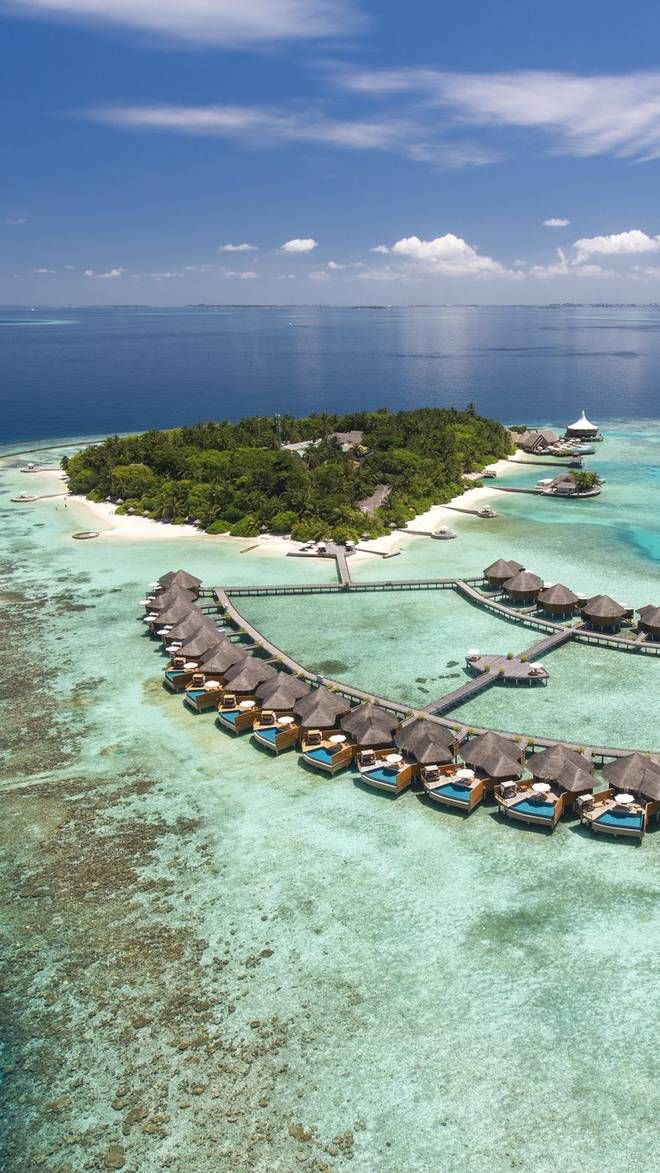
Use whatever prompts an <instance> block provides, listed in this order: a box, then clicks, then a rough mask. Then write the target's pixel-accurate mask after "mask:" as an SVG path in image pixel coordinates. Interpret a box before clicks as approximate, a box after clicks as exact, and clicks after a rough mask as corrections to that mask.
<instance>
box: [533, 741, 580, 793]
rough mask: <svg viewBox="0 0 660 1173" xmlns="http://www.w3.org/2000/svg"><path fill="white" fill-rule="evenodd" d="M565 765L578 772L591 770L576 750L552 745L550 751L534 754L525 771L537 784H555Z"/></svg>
mask: <svg viewBox="0 0 660 1173" xmlns="http://www.w3.org/2000/svg"><path fill="white" fill-rule="evenodd" d="M567 763H571V764H572V765H573V766H575V767H576V768H577V769H580V770H586V771H589V770H590V769H591V767H590V764H589V762H588V761H587V759H586V758H585V757H583V755H582V754H579V753H578V752H577V750H575V749H569V748H568V746H567V745H553V746H552V747H551V748H550V749H545V750H543V752H542V753H535V754H534V756H533V757H531V758H528V760H527V769H528V770H529V771H530V773H531V775H532V777H533V778H537V779H538V781H539V782H557V781H559V779H560V778H561V776H562V773H563V771H564V770H565V768H566V765H567ZM592 785H593V781H592Z"/></svg>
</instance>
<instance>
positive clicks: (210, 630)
mask: <svg viewBox="0 0 660 1173" xmlns="http://www.w3.org/2000/svg"><path fill="white" fill-rule="evenodd" d="M220 642H221V633H220V632H219V631H218V629H217V627H200V628H199V630H198V631H196V632H195V633H194V634H193V635H191V636H189V637H188V639H184V640H182V641H181V651H182V652H185V654H186V656H188V657H190V656H192V657H193V658H196V657H197V656H203V655H204V653H205V652H210V651H211V648H217V646H218V644H219V643H220Z"/></svg>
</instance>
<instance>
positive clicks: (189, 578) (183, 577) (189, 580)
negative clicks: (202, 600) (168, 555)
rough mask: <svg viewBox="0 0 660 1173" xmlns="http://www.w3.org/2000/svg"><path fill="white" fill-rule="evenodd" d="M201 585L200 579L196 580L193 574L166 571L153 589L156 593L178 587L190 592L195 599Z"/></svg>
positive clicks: (180, 571) (182, 571)
mask: <svg viewBox="0 0 660 1173" xmlns="http://www.w3.org/2000/svg"><path fill="white" fill-rule="evenodd" d="M201 585H202V580H201V578H197V577H196V576H195V575H194V574H189V572H188V571H187V570H168V571H167V573H166V574H161V576H160V578H159V579H158V581H157V583H156V584H154V587H155V590H157V591H166V590H169V589H170V588H171V587H180V588H181V589H182V590H185V591H192V592H193V594H194V595H195V598H197V596H198V595H199V591H200V587H201Z"/></svg>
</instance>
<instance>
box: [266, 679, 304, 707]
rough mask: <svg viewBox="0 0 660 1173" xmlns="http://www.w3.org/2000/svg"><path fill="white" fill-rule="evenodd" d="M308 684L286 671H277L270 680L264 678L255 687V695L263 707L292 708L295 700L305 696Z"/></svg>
mask: <svg viewBox="0 0 660 1173" xmlns="http://www.w3.org/2000/svg"><path fill="white" fill-rule="evenodd" d="M308 692H309V685H308V684H306V683H305V681H304V680H298V677H297V676H291V675H290V674H289V673H288V672H278V673H277V676H275V677H272V678H271V679H270V680H264V682H263V684H260V685H259V687H258V688H257V697H258V699H259V701H260V702H261V704H262V705H263V706H264V708H266V707H267V708H269V709H275V710H277V709H292V708H293V706H294V704H295V702H296V701H298V700H300V699H301V698H302V697H304V696H307V694H308Z"/></svg>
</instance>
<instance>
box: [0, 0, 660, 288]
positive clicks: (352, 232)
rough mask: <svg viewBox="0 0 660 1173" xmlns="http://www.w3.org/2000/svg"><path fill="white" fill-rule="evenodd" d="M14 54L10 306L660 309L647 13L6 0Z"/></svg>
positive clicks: (656, 127) (465, 3)
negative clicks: (653, 305)
mask: <svg viewBox="0 0 660 1173" xmlns="http://www.w3.org/2000/svg"><path fill="white" fill-rule="evenodd" d="M109 14H110V15H109ZM0 43H1V44H2V61H3V67H2V71H1V74H0V96H1V100H2V108H3V115H4V116H3V118H2V123H1V126H2V129H1V131H0V133H1V134H2V137H3V139H4V141H3V143H2V158H3V160H4V163H5V167H4V168H3V181H2V184H1V185H0V303H2V304H5V305H23V304H32V305H38V304H39V305H41V304H45V305H70V304H136V303H141V304H143V303H150V304H162V305H167V304H179V305H180V304H188V303H198V302H206V303H221V302H230V303H249V304H254V303H262V304H264V303H266V304H272V303H285V304H287V303H312V304H318V303H329V304H383V303H385V304H411V303H413V304H417V303H426V304H429V303H433V304H442V303H466V302H467V303H491V304H509V303H547V302H559V301H570V302H651V301H660V200H659V198H658V197H659V195H660V189H659V176H660V48H659V46H660V6H659V5H657V4H656V3H653V2H646V0H645V2H640V0H631V2H630V3H629V4H627V5H626V8H625V12H624V11H623V10H622V9H621V7H620V5H618V4H617V5H616V7H615V4H614V3H613V0H600V2H599V3H595V2H593V0H579V2H578V3H576V2H575V0H571V2H570V3H569V2H568V0H555V2H554V3H553V4H552V5H537V4H530V3H529V0H498V2H497V3H493V0H462V2H461V3H460V4H456V3H443V2H442V0H408V3H406V4H405V5H403V4H402V3H401V2H400V0H379V2H378V3H376V2H375V0H0Z"/></svg>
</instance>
